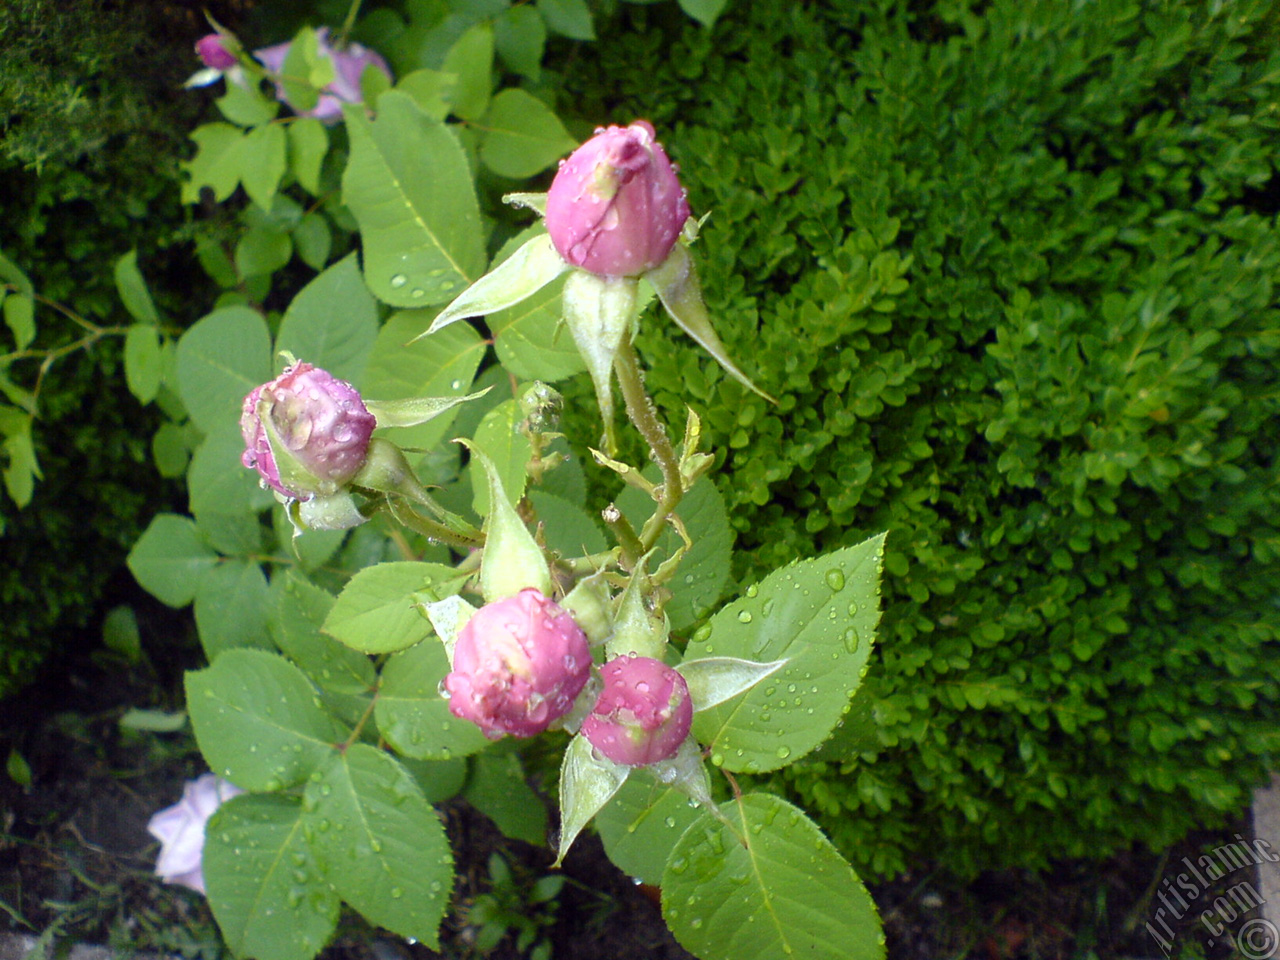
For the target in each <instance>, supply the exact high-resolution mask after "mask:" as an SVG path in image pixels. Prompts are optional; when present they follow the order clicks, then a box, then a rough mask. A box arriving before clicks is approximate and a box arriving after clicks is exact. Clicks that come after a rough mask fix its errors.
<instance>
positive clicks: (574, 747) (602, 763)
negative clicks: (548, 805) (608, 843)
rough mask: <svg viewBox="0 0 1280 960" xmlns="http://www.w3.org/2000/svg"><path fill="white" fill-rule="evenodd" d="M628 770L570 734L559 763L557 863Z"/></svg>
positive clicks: (617, 786)
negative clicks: (571, 737)
mask: <svg viewBox="0 0 1280 960" xmlns="http://www.w3.org/2000/svg"><path fill="white" fill-rule="evenodd" d="M629 773H631V768H630V767H624V766H623V765H622V764H620V763H614V762H613V761H612V760H609V759H607V758H605V757H603V756H600V755H598V754H597V752H596V749H595V747H593V746H591V742H590V741H589V740H587V738H586V737H574V738H573V739H572V740H570V741H569V746H568V747H567V748H566V749H565V751H564V761H563V762H562V763H561V765H560V849H559V852H558V853H557V855H556V862H555V864H554V865H555V866H558V865H559V864H560V861H561V860H563V859H564V856H565V854H566V853H568V852H569V847H570V846H571V845H572V844H573V841H574V839H575V838H576V837H577V836H578V834H579V833H581V832H582V828H583V827H585V826H586V825H587V824H588V823H589V822H590V821H591V818H592V817H594V816H595V815H596V814H597V813H598V812H599V811H600V808H601V807H603V806H604V805H605V804H606V803H608V802H609V798H610V797H612V796H613V795H614V794H615V793H617V792H618V788H619V787H621V786H622V785H623V784H624V783H625V782H626V780H627V775H628V774H629Z"/></svg>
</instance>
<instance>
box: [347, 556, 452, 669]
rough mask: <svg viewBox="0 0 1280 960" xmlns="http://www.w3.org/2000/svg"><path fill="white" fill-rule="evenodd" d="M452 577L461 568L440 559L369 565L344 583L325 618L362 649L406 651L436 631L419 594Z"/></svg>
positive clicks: (373, 651)
mask: <svg viewBox="0 0 1280 960" xmlns="http://www.w3.org/2000/svg"><path fill="white" fill-rule="evenodd" d="M450 580H457V572H456V571H455V570H453V568H451V567H445V566H442V565H440V564H435V563H417V562H414V561H400V562H397V563H379V564H377V565H375V566H372V567H366V568H365V569H363V570H361V571H359V572H358V573H356V575H355V576H354V577H352V578H351V579H350V580H348V581H347V585H346V586H345V587H343V588H342V593H340V594H339V595H338V599H337V602H336V603H334V605H333V609H332V610H330V611H329V615H328V616H327V617H326V618H325V621H324V631H325V633H327V634H329V635H330V636H332V637H336V638H337V639H338V640H341V641H342V642H343V643H345V644H346V645H347V646H349V647H351V648H352V649H354V650H359V651H361V652H362V653H392V652H394V651H396V650H403V649H404V648H405V647H410V646H412V645H413V644H415V643H418V642H420V641H421V640H423V639H425V638H426V637H428V636H430V634H431V623H430V622H429V621H428V620H427V618H426V617H424V616H423V615H422V613H421V611H419V610H418V609H417V607H416V606H414V600H413V594H414V593H415V592H417V591H420V590H422V589H424V588H425V587H427V586H428V585H430V584H434V583H444V582H448V581H450ZM454 592H456V591H454Z"/></svg>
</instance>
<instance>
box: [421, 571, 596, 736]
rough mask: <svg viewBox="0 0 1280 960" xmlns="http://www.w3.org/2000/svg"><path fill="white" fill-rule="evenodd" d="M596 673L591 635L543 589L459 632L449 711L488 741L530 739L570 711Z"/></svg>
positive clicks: (500, 605) (485, 610)
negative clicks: (479, 730)
mask: <svg viewBox="0 0 1280 960" xmlns="http://www.w3.org/2000/svg"><path fill="white" fill-rule="evenodd" d="M590 674H591V651H590V649H589V648H588V646H587V638H586V635H585V634H584V633H583V632H582V630H581V629H580V628H579V627H578V625H577V623H575V622H574V619H573V617H571V616H570V615H569V614H568V613H566V612H565V611H563V610H562V609H560V607H559V606H557V605H556V604H555V603H554V602H553V601H551V600H549V599H547V598H546V597H545V596H543V595H542V594H541V593H540V592H539V591H537V590H533V589H528V590H522V591H520V592H519V593H518V594H516V595H515V596H512V597H507V598H506V599H504V600H498V601H495V602H494V603H490V604H487V605H486V606H484V607H481V608H480V609H479V610H478V611H476V613H475V615H474V616H472V617H471V619H470V620H468V621H467V624H466V626H464V627H463V628H462V630H461V631H460V632H459V634H458V641H457V643H456V645H455V646H454V650H453V672H451V673H450V674H449V675H448V676H447V677H445V680H444V685H445V689H446V690H447V691H448V693H449V710H450V711H451V712H452V713H453V715H454V716H456V717H461V718H462V719H464V720H470V721H471V722H472V723H474V724H476V726H478V727H479V728H480V729H481V730H482V731H483V732H484V735H485V736H486V737H489V738H490V739H494V740H496V739H498V738H499V737H501V736H503V735H504V734H511V735H512V736H515V737H532V736H535V735H537V734H539V733H542V731H544V730H546V729H547V727H548V725H550V724H551V723H552V722H553V721H555V720H558V719H560V718H561V717H563V716H564V715H565V714H566V713H568V712H569V711H570V709H572V707H573V701H574V699H575V698H576V697H577V696H578V694H579V693H580V692H581V691H582V688H583V687H584V686H585V685H586V682H587V678H588V677H589V676H590Z"/></svg>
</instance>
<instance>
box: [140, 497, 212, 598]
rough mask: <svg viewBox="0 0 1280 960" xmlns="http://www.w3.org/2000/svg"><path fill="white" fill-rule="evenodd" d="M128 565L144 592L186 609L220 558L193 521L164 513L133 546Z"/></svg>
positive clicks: (152, 522)
mask: <svg viewBox="0 0 1280 960" xmlns="http://www.w3.org/2000/svg"><path fill="white" fill-rule="evenodd" d="M127 562H128V565H129V570H130V572H131V573H132V574H133V576H134V579H136V580H137V581H138V583H139V584H140V585H141V586H142V589H144V590H146V591H147V592H148V593H150V594H151V595H152V596H153V597H155V598H156V599H157V600H159V601H160V602H161V603H164V604H167V605H168V606H170V607H185V606H186V605H187V604H188V603H190V602H191V601H192V600H194V599H195V596H196V589H197V588H198V587H199V585H200V581H201V580H203V579H204V577H205V576H206V575H207V574H208V573H209V571H210V570H212V569H213V568H214V567H215V566H216V565H217V563H218V555H217V554H216V553H215V552H214V551H213V550H212V549H211V548H210V547H209V545H208V544H206V543H205V542H204V541H203V540H202V539H201V538H200V535H199V534H198V533H197V532H196V525H195V523H193V522H192V521H191V519H190V518H188V517H179V516H176V515H175V514H172V513H161V514H157V515H156V517H155V519H153V520H152V521H151V523H150V524H148V526H147V529H146V530H145V531H143V533H142V536H141V537H139V538H138V542H137V543H135V544H134V545H133V549H132V550H130V551H129V558H128V561H127Z"/></svg>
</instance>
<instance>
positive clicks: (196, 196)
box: [181, 123, 244, 203]
mask: <svg viewBox="0 0 1280 960" xmlns="http://www.w3.org/2000/svg"><path fill="white" fill-rule="evenodd" d="M191 139H192V140H194V141H195V142H196V149H197V153H196V155H195V157H194V158H192V159H191V160H188V161H186V162H185V163H183V164H181V167H182V169H183V171H184V172H185V173H186V174H187V181H186V182H185V183H184V184H183V185H182V202H183V203H199V202H200V191H201V190H202V189H203V188H205V187H208V188H209V189H210V190H212V191H213V199H214V200H216V201H218V202H219V203H221V202H222V201H223V200H225V199H227V197H229V196H231V194H232V193H233V192H234V191H235V189H236V187H237V186H238V185H239V183H240V166H241V146H242V144H243V143H244V133H243V132H242V131H241V130H240V128H239V127H233V126H232V125H231V124H229V123H206V124H205V125H204V126H202V127H196V129H195V130H194V131H193V132H192V134H191Z"/></svg>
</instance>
